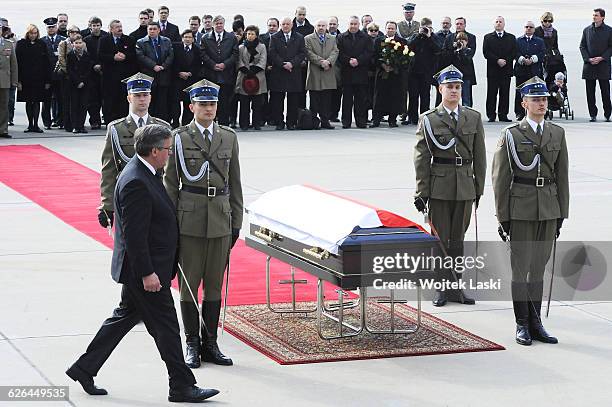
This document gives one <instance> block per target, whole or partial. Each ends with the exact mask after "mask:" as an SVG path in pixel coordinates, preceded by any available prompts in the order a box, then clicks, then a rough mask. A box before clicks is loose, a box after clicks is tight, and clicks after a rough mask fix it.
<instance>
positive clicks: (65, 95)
mask: <svg viewBox="0 0 612 407" xmlns="http://www.w3.org/2000/svg"><path fill="white" fill-rule="evenodd" d="M71 88H72V84H71V83H70V79H69V78H68V75H66V76H65V77H64V78H63V79H62V110H63V116H62V117H63V118H64V129H66V131H72V129H73V127H72V120H71V117H70V110H71V109H70V106H71V105H70V94H71ZM85 106H86V107H87V104H86V105H85Z"/></svg>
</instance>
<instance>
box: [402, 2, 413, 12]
mask: <svg viewBox="0 0 612 407" xmlns="http://www.w3.org/2000/svg"><path fill="white" fill-rule="evenodd" d="M402 7H403V8H404V11H414V8H415V7H416V4H414V3H406V4H404V5H403V6H402Z"/></svg>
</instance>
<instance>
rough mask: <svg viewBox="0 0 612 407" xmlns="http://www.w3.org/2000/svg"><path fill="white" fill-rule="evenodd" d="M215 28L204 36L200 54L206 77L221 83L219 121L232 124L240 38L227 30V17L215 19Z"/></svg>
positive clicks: (226, 124) (218, 83) (218, 108)
mask: <svg viewBox="0 0 612 407" xmlns="http://www.w3.org/2000/svg"><path fill="white" fill-rule="evenodd" d="M213 26H214V28H213V30H212V31H211V32H210V33H208V34H206V35H204V37H202V44H201V48H200V55H201V57H202V65H204V67H203V74H204V78H205V79H207V80H209V81H211V82H213V83H215V84H217V85H219V102H218V104H217V121H218V122H219V124H221V125H224V126H228V125H229V124H230V117H229V116H230V103H231V101H232V97H233V95H234V86H235V85H236V62H237V61H238V40H237V39H236V36H235V35H234V33H231V32H227V31H225V18H223V17H222V16H216V17H215V18H214V19H213Z"/></svg>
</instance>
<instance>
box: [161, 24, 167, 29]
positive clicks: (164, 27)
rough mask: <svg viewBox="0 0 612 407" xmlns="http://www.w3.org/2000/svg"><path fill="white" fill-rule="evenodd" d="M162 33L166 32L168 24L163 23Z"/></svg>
mask: <svg viewBox="0 0 612 407" xmlns="http://www.w3.org/2000/svg"><path fill="white" fill-rule="evenodd" d="M161 30H162V31H166V23H162V29H161Z"/></svg>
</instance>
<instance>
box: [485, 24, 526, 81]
mask: <svg viewBox="0 0 612 407" xmlns="http://www.w3.org/2000/svg"><path fill="white" fill-rule="evenodd" d="M517 51H518V50H517V48H516V37H515V36H514V35H512V34H510V33H509V32H504V35H502V37H501V38H499V36H498V35H497V32H495V31H493V32H492V33H488V34H487V35H485V36H484V40H483V42H482V53H483V54H484V57H485V59H486V60H487V78H507V77H511V76H512V75H513V73H512V62H513V61H514V58H515V57H516V53H517ZM498 59H505V60H506V65H504V66H503V67H500V66H499V65H498V64H497V60H498Z"/></svg>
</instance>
